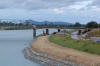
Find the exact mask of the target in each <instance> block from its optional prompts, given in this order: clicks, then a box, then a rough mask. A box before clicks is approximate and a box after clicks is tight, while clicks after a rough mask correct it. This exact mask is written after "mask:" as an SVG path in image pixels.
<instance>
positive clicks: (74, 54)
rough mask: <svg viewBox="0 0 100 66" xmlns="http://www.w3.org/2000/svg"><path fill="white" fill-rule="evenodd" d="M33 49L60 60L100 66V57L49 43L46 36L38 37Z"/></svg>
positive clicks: (88, 65)
mask: <svg viewBox="0 0 100 66" xmlns="http://www.w3.org/2000/svg"><path fill="white" fill-rule="evenodd" d="M31 47H32V49H33V50H36V51H38V52H42V53H46V54H48V55H51V56H55V57H56V58H58V59H66V60H70V61H73V62H76V63H84V64H87V66H100V56H98V55H93V54H89V53H85V52H81V51H77V50H74V49H70V48H64V47H61V46H59V45H56V44H54V43H51V42H49V41H48V37H46V36H42V37H38V38H37V40H36V41H35V42H33V43H32V46H31Z"/></svg>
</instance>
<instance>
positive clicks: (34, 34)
mask: <svg viewBox="0 0 100 66" xmlns="http://www.w3.org/2000/svg"><path fill="white" fill-rule="evenodd" d="M33 37H34V38H35V37H36V29H35V28H34V29H33Z"/></svg>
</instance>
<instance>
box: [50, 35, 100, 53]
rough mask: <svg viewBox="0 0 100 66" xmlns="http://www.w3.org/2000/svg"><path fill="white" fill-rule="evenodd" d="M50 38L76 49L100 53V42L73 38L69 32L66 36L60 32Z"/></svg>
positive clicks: (59, 43) (54, 41)
mask: <svg viewBox="0 0 100 66" xmlns="http://www.w3.org/2000/svg"><path fill="white" fill-rule="evenodd" d="M49 40H50V41H51V42H53V43H56V44H58V45H61V46H63V47H67V48H73V49H76V50H80V51H84V52H88V53H93V54H98V55H100V44H99V43H95V42H91V41H82V40H73V39H71V38H70V37H69V36H68V35H67V34H66V38H62V37H61V36H60V35H58V34H57V35H52V36H50V37H49Z"/></svg>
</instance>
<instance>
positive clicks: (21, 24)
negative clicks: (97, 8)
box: [0, 21, 100, 28]
mask: <svg viewBox="0 0 100 66" xmlns="http://www.w3.org/2000/svg"><path fill="white" fill-rule="evenodd" d="M31 25H32V24H30V23H29V22H27V21H26V22H25V23H13V22H6V21H4V22H0V26H31ZM37 26H61V27H62V26H63V27H86V28H100V24H98V23H97V22H96V21H90V22H88V23H87V24H81V23H80V22H76V23H75V24H70V25H68V24H66V25H64V24H58V25H54V24H53V23H51V24H37Z"/></svg>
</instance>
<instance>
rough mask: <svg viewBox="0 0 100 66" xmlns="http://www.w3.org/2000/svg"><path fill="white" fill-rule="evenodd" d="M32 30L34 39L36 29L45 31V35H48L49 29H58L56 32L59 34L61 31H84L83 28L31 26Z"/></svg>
mask: <svg viewBox="0 0 100 66" xmlns="http://www.w3.org/2000/svg"><path fill="white" fill-rule="evenodd" d="M32 28H33V37H36V29H46V35H49V29H50V28H54V29H58V32H60V31H61V29H85V27H65V26H64V27H63V26H36V25H32Z"/></svg>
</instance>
